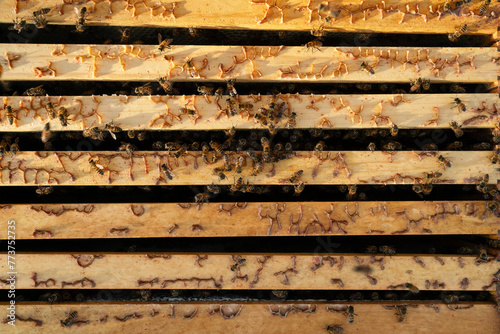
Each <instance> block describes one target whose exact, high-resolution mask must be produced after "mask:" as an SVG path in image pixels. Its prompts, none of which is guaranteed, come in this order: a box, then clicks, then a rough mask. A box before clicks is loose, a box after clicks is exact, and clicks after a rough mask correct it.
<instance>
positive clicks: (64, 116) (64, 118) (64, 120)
mask: <svg viewBox="0 0 500 334" xmlns="http://www.w3.org/2000/svg"><path fill="white" fill-rule="evenodd" d="M57 117H58V118H59V122H60V123H61V125H62V126H68V118H69V113H68V110H67V109H66V108H64V107H59V110H58V111H57Z"/></svg>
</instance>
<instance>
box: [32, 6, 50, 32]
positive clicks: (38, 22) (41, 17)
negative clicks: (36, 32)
mask: <svg viewBox="0 0 500 334" xmlns="http://www.w3.org/2000/svg"><path fill="white" fill-rule="evenodd" d="M48 12H50V8H42V9H40V10H37V11H35V12H33V23H34V24H35V27H37V28H38V29H44V28H45V27H47V19H46V18H45V14H47V13H48Z"/></svg>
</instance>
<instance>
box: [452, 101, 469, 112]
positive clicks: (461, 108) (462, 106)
mask: <svg viewBox="0 0 500 334" xmlns="http://www.w3.org/2000/svg"><path fill="white" fill-rule="evenodd" d="M454 101H455V108H458V110H459V111H461V112H466V111H467V108H466V107H465V104H464V103H463V102H462V101H461V100H460V99H459V98H458V97H457V98H455V100H454Z"/></svg>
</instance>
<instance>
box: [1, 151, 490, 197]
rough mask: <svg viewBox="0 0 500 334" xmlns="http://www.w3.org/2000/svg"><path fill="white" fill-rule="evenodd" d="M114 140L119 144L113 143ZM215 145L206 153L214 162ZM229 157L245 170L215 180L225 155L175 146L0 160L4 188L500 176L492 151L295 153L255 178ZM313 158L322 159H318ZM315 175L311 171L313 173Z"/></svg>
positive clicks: (454, 180) (452, 180) (442, 180)
mask: <svg viewBox="0 0 500 334" xmlns="http://www.w3.org/2000/svg"><path fill="white" fill-rule="evenodd" d="M118 146H119V144H118V143H117V147H118ZM213 155H214V151H211V152H210V154H209V155H208V156H207V159H208V161H211V159H212V156H213ZM228 155H229V157H230V160H231V161H233V160H234V159H237V158H238V157H239V156H243V157H245V158H246V165H245V163H243V168H242V173H240V174H237V173H236V172H235V169H234V168H233V170H232V171H231V172H225V174H226V178H225V179H224V180H219V176H218V173H215V171H214V169H215V168H224V163H223V161H222V159H219V160H218V161H217V162H215V163H211V164H207V163H205V162H203V159H202V154H201V153H200V152H188V153H187V155H186V156H184V157H181V158H179V159H176V158H174V157H173V152H166V151H164V152H154V151H147V152H144V151H138V152H133V155H132V156H129V154H128V153H126V152H110V151H93V152H92V153H87V152H85V153H83V152H71V151H69V152H48V151H44V152H20V153H18V154H17V155H12V154H10V153H9V154H4V155H3V156H2V157H1V159H0V168H1V174H0V176H1V179H0V182H1V184H2V185H4V186H12V185H33V184H53V185H55V184H59V185H107V184H112V185H156V184H170V185H185V184H190V185H196V184H212V183H218V184H233V183H235V181H236V180H237V179H238V178H240V177H241V178H242V179H243V183H244V184H246V183H247V182H248V183H250V184H290V182H289V181H288V180H289V179H290V178H291V177H292V176H293V174H294V173H295V172H297V171H298V170H303V175H302V177H301V180H302V181H303V182H304V183H306V184H413V183H415V182H424V181H425V178H426V174H425V173H431V172H439V173H442V175H441V176H440V177H439V178H437V179H436V180H434V181H433V182H434V183H435V184H468V183H479V181H480V180H481V178H482V177H483V176H484V174H489V177H490V179H491V180H496V179H498V178H500V171H498V170H497V168H496V165H493V164H492V163H491V162H490V158H491V156H492V152H489V151H470V152H461V151H440V152H429V151H427V152H415V151H397V152H385V151H374V152H370V151H344V152H338V151H331V152H322V153H321V154H317V153H314V152H307V151H306V152H303V151H301V152H295V153H294V157H292V158H291V159H286V160H282V161H280V162H278V163H276V164H272V163H266V164H264V169H263V171H262V172H260V173H259V174H258V175H257V176H252V171H253V167H252V161H251V160H250V159H249V158H248V157H246V154H245V153H243V152H242V153H232V152H228ZM440 155H442V156H443V157H444V158H445V159H447V160H448V161H449V162H450V163H451V167H449V168H445V169H444V167H443V165H442V164H441V163H440V162H439V160H438V157H439V156H440ZM318 156H319V157H320V158H321V159H319V158H318ZM90 159H92V160H93V161H94V162H96V163H97V164H99V165H100V167H103V169H101V171H102V172H103V175H99V174H98V173H97V171H96V170H94V169H92V166H91V164H90V161H89V160H90ZM162 164H166V165H167V166H169V167H170V171H171V173H172V174H173V176H172V180H168V179H167V178H166V177H165V174H164V173H163V172H162V171H161V168H160V166H161V165H162ZM313 176H314V177H313ZM238 189H243V188H238Z"/></svg>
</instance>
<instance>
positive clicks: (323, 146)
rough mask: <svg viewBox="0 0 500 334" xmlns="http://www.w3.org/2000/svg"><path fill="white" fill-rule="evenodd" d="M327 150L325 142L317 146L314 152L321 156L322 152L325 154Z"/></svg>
mask: <svg viewBox="0 0 500 334" xmlns="http://www.w3.org/2000/svg"><path fill="white" fill-rule="evenodd" d="M324 149H325V142H324V141H320V142H319V143H317V144H316V146H314V152H316V153H318V155H319V154H321V152H323V150H324Z"/></svg>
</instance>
